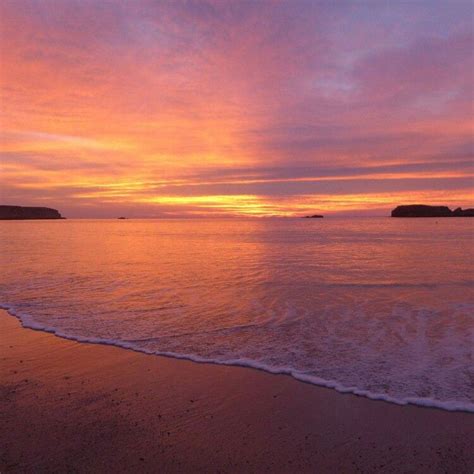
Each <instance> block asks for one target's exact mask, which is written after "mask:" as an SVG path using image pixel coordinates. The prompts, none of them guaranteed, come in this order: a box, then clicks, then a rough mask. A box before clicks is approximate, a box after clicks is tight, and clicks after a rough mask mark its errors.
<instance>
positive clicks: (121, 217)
mask: <svg viewBox="0 0 474 474" xmlns="http://www.w3.org/2000/svg"><path fill="white" fill-rule="evenodd" d="M117 219H119V220H123V219H126V217H123V216H120V217H117Z"/></svg>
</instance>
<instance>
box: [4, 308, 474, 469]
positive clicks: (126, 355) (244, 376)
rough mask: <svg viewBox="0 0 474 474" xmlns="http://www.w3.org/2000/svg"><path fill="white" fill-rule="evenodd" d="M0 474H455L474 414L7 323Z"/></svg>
mask: <svg viewBox="0 0 474 474" xmlns="http://www.w3.org/2000/svg"><path fill="white" fill-rule="evenodd" d="M0 312H1V313H4V314H0V342H1V344H0V348H1V353H0V361H1V364H0V375H1V377H0V389H1V392H2V399H3V400H4V403H3V406H4V407H3V408H2V409H1V410H0V426H2V428H1V429H0V446H1V451H0V470H1V471H2V472H4V471H5V472H33V471H34V472H44V471H49V472H51V471H65V470H66V471H67V470H69V471H71V470H72V471H78V472H86V471H89V472H90V471H92V472H106V471H110V470H121V471H128V472H130V471H137V470H140V471H141V472H153V471H156V470H157V469H158V468H159V469H160V470H161V472H199V471H203V472H209V471H213V472H262V471H265V470H270V471H272V472H314V471H317V472H336V471H337V472H381V471H383V472H406V471H407V470H413V471H414V470H416V471H417V472H430V473H432V472H446V471H450V472H458V473H463V472H466V473H470V472H472V468H473V467H474V453H472V450H471V446H472V444H474V424H473V421H474V415H473V414H472V413H467V412H448V411H446V410H441V409H436V408H427V407H421V406H414V405H405V406H400V405H396V404H393V403H388V402H385V401H379V400H370V399H368V398H366V397H362V396H356V395H353V394H341V393H339V392H337V391H335V390H334V389H330V388H324V387H320V386H316V385H313V384H309V383H301V382H300V381H298V380H296V379H294V378H293V377H288V376H286V375H277V374H271V373H268V372H265V371H262V370H248V368H245V367H238V366H228V365H217V364H210V363H206V364H202V363H198V364H196V363H194V362H191V361H188V360H180V359H176V358H171V357H160V356H156V355H155V356H151V355H147V354H144V353H140V352H136V351H130V350H123V349H122V348H120V347H117V346H112V345H104V344H91V343H84V342H75V341H72V340H70V339H64V338H60V337H57V336H55V335H53V334H51V333H47V332H45V331H40V330H31V329H26V328H23V327H21V322H20V321H19V319H18V318H17V317H15V316H12V315H11V314H9V313H7V312H6V311H5V310H0Z"/></svg>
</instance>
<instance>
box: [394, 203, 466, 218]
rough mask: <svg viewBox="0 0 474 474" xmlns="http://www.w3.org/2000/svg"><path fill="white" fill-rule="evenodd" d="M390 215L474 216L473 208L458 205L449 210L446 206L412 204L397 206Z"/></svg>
mask: <svg viewBox="0 0 474 474" xmlns="http://www.w3.org/2000/svg"><path fill="white" fill-rule="evenodd" d="M392 217H474V209H464V210H463V209H461V208H460V207H458V208H457V209H456V210H455V211H451V209H449V207H447V206H426V205H424V204H412V205H408V206H397V207H396V208H395V209H394V210H393V211H392Z"/></svg>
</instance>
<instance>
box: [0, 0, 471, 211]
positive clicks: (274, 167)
mask: <svg viewBox="0 0 474 474" xmlns="http://www.w3.org/2000/svg"><path fill="white" fill-rule="evenodd" d="M473 15H474V4H473V3H472V2H471V1H470V0H468V1H456V0H453V1H447V0H445V1H439V2H438V1H436V0H429V1H425V2H423V1H403V2H402V1H399V2H397V1H392V2H389V1H373V2H371V1H364V2H347V1H327V2H324V1H312V2H307V1H301V0H293V1H286V2H285V1H284V2H280V1H239V0H237V1H231V0H228V1H225V0H220V1H212V2H204V1H178V0H176V1H168V2H164V1H163V2H160V1H143V0H136V1H131V0H130V1H118V0H117V1H107V0H95V1H93V0H77V1H72V0H62V1H59V0H58V1H49V0H41V1H40V0H38V1H22V0H2V1H1V2H0V30H1V33H0V34H1V37H0V41H1V43H0V47H1V64H0V82H1V98H0V109H1V110H0V114H1V115H0V120H1V122H0V125H1V168H0V201H1V203H2V204H19V205H36V206H50V207H55V208H57V209H59V210H61V212H62V213H63V214H64V215H66V216H67V217H116V216H118V215H127V216H130V217H167V216H168V217H175V216H184V217H194V216H221V215H252V216H264V215H304V214H307V213H312V212H315V213H316V212H318V213H323V214H327V215H330V214H333V213H342V214H347V215H349V214H351V215H359V214H363V215H367V214H373V215H386V214H387V213H388V212H389V210H390V209H391V208H393V207H394V206H395V205H397V204H400V203H426V204H447V205H450V206H458V205H460V206H473V204H474V194H473V184H474V181H473V175H474V160H473V151H474V149H473V148H474V147H473V131H474V129H473V99H474V97H473V96H474V92H473V87H474V86H473V84H474V53H473V48H474V37H473Z"/></svg>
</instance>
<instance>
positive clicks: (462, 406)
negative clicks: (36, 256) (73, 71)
mask: <svg viewBox="0 0 474 474" xmlns="http://www.w3.org/2000/svg"><path fill="white" fill-rule="evenodd" d="M0 308H1V309H4V310H5V311H7V312H8V313H9V314H10V315H11V316H14V317H16V318H17V319H18V320H19V321H20V322H21V324H22V326H23V327H25V328H29V329H34V330H38V331H44V332H48V333H51V334H54V335H55V336H57V337H61V338H64V339H69V340H73V341H77V342H84V343H90V344H103V345H111V346H116V347H120V348H123V349H129V350H133V351H135V352H141V353H144V354H149V355H156V356H163V357H170V358H174V359H182V360H189V361H192V362H196V363H205V364H216V365H226V366H239V367H247V368H252V369H257V370H262V371H265V372H268V373H271V374H283V375H289V376H291V377H293V378H294V379H296V380H298V381H301V382H305V383H310V384H312V385H317V386H320V387H326V388H331V389H334V390H336V391H337V392H340V393H343V394H348V393H349V394H353V395H357V396H362V397H366V398H369V399H371V400H380V401H385V402H389V403H394V404H397V405H416V406H421V407H429V408H437V409H442V410H446V411H461V412H469V413H474V403H467V402H461V401H455V400H454V401H440V400H436V399H432V398H422V397H405V398H396V397H392V396H390V395H387V394H384V393H374V392H371V391H369V390H365V389H361V388H359V387H356V386H345V385H343V384H341V383H340V382H338V381H337V380H326V379H322V378H320V377H316V376H313V375H308V374H305V373H303V372H300V371H298V370H295V369H294V368H292V367H286V366H271V365H268V364H264V363H261V362H258V361H255V360H252V359H248V358H234V359H213V358H206V357H201V356H199V355H195V354H181V353H177V352H168V351H159V350H150V349H146V348H143V347H140V346H138V345H137V344H136V342H137V341H122V340H117V339H108V338H99V337H84V336H79V335H74V334H69V333H66V332H62V331H61V330H58V329H57V328H54V327H52V326H47V325H44V324H40V323H38V322H36V321H35V320H34V317H33V316H32V315H30V314H26V313H19V312H17V311H16V310H15V308H14V307H13V306H10V305H5V304H1V303H0ZM134 342H135V344H134Z"/></svg>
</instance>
